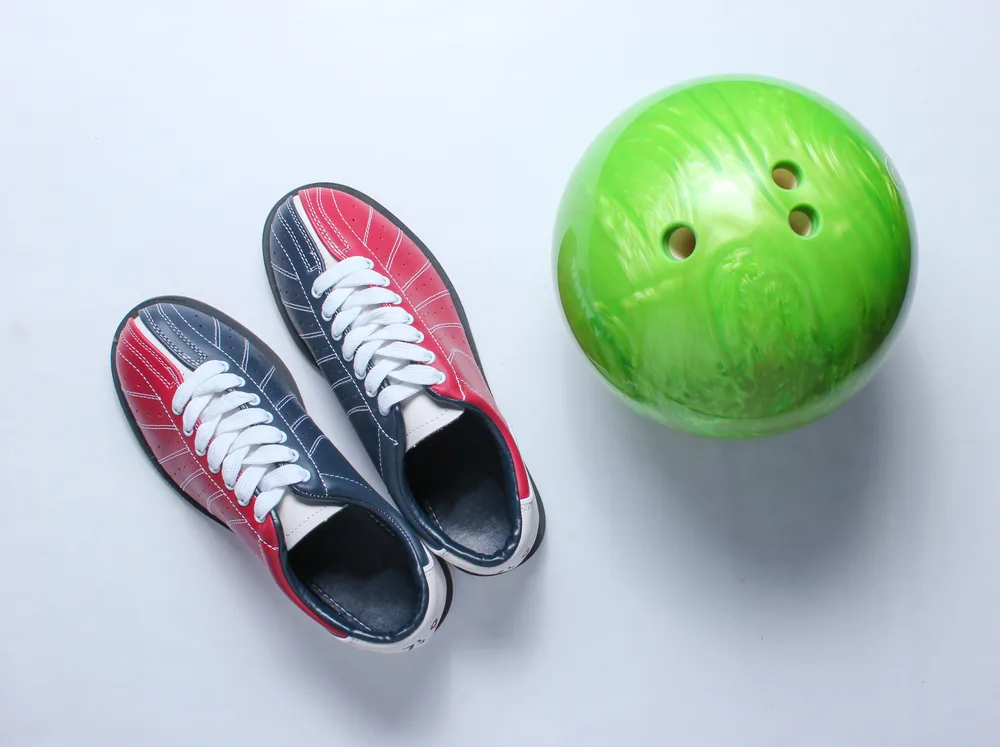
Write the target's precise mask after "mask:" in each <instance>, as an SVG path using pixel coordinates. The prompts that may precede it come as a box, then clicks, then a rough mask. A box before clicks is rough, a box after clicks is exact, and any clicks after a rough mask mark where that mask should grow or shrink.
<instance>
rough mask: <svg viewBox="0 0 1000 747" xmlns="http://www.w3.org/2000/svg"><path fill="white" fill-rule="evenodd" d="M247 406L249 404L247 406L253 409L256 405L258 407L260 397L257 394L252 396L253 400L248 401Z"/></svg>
mask: <svg viewBox="0 0 1000 747" xmlns="http://www.w3.org/2000/svg"><path fill="white" fill-rule="evenodd" d="M247 404H249V405H251V406H253V407H256V406H257V405H259V404H260V395H259V394H254V395H253V399H252V400H250V401H249V402H248V403H247Z"/></svg>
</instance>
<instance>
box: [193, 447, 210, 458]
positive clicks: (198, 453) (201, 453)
mask: <svg viewBox="0 0 1000 747" xmlns="http://www.w3.org/2000/svg"><path fill="white" fill-rule="evenodd" d="M194 453H195V454H197V455H198V456H200V457H203V456H205V455H206V454H207V453H208V449H204V450H202V449H199V448H198V447H197V446H196V447H195V449H194Z"/></svg>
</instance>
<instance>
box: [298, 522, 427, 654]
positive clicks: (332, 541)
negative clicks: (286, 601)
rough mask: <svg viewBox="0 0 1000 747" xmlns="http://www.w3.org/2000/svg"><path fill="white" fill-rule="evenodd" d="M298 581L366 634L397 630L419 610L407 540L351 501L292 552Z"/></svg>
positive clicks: (380, 633) (394, 632) (337, 616)
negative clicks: (350, 503) (405, 542)
mask: <svg viewBox="0 0 1000 747" xmlns="http://www.w3.org/2000/svg"><path fill="white" fill-rule="evenodd" d="M288 557H289V564H290V566H291V569H292V572H293V573H294V574H295V575H296V577H297V578H298V579H299V581H300V582H301V583H302V584H303V585H304V586H305V587H306V588H307V589H308V590H309V591H311V592H312V593H313V594H315V595H316V597H317V598H318V600H319V601H320V603H322V604H324V605H326V606H328V607H329V608H330V609H331V610H332V612H333V616H334V617H335V618H337V619H340V620H342V621H343V622H344V623H345V624H346V625H347V626H348V627H349V628H352V629H355V630H357V631H358V632H359V633H361V634H367V635H372V636H392V635H394V634H397V633H399V632H401V631H403V630H406V629H407V628H409V627H410V626H411V625H412V624H413V623H414V622H415V620H416V617H417V616H418V615H419V614H420V611H421V610H420V588H419V586H418V584H417V580H416V578H415V577H414V571H413V566H412V561H411V557H410V553H409V552H408V550H407V548H406V546H405V545H404V543H403V540H402V539H401V538H400V537H398V536H397V535H396V534H395V533H394V532H392V531H391V530H390V529H389V528H388V527H386V526H385V525H384V524H383V522H382V520H381V519H379V518H378V517H376V516H375V515H374V514H372V513H371V512H369V511H367V510H366V509H364V508H361V507H359V506H348V507H347V508H344V509H342V510H341V511H339V512H337V514H336V515H334V516H333V517H331V518H330V519H329V520H327V521H326V522H324V523H323V524H321V525H320V526H318V527H317V528H316V529H314V530H312V531H311V532H310V533H309V535H308V536H306V537H305V538H304V539H303V540H302V541H301V542H299V544H297V545H296V546H295V547H294V548H293V549H292V550H291V551H290V552H289V556H288Z"/></svg>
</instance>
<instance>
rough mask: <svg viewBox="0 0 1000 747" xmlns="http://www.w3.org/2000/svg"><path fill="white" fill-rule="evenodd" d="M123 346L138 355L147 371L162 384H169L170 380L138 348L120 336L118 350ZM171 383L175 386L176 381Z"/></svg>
mask: <svg viewBox="0 0 1000 747" xmlns="http://www.w3.org/2000/svg"><path fill="white" fill-rule="evenodd" d="M123 346H124V347H126V348H128V349H129V350H131V351H132V352H133V353H135V354H136V355H137V356H138V357H139V360H141V361H142V362H143V363H145V364H146V366H147V368H149V372H150V373H151V374H153V376H155V377H156V378H158V379H159V380H160V381H162V382H163V385H164V386H171V384H170V382H168V381H167V380H166V379H165V378H164V376H163V374H161V373H160V372H159V371H157V370H156V368H155V367H154V366H153V364H152V363H150V362H149V361H148V360H147V359H146V356H144V355H143V354H142V353H140V352H139V349H138V348H137V347H136V346H135V345H133V344H132V341H131V340H128V339H125V338H124V337H123V338H121V340H119V344H118V351H119V352H121V349H122V347H123ZM173 385H174V386H176V385H177V382H174V384H173Z"/></svg>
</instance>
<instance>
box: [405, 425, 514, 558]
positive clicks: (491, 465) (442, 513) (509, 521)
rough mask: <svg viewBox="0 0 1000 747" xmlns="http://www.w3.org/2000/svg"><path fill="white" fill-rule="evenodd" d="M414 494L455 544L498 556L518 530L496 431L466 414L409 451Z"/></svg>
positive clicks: (407, 465)
mask: <svg viewBox="0 0 1000 747" xmlns="http://www.w3.org/2000/svg"><path fill="white" fill-rule="evenodd" d="M404 464H405V468H406V478H407V480H408V481H409V484H410V491H411V492H412V494H413V497H414V498H415V499H416V500H417V502H418V503H419V504H420V505H421V506H422V507H423V509H424V511H426V513H427V516H428V518H429V519H430V520H431V521H432V522H433V523H435V524H436V525H437V526H438V527H439V528H440V529H441V531H442V532H443V533H444V534H445V535H447V536H448V537H450V538H451V539H452V540H453V541H454V542H455V543H457V544H459V545H462V546H463V547H466V548H468V549H469V550H472V551H473V552H476V553H479V554H481V555H485V556H495V555H497V554H498V553H500V552H501V551H502V550H503V549H504V547H505V546H506V544H507V541H508V539H509V538H510V535H511V532H512V531H513V529H514V520H513V518H512V517H511V508H510V506H511V503H510V501H508V500H507V498H506V496H505V487H506V484H507V480H508V475H507V470H506V469H505V465H504V461H503V459H502V458H501V453H500V447H499V446H498V444H497V441H496V438H495V437H494V434H493V432H492V430H491V429H490V428H489V427H488V426H487V425H486V424H485V423H484V422H483V420H482V418H481V417H478V416H477V415H476V414H474V413H471V412H466V413H464V414H463V415H462V417H460V418H458V419H457V420H455V421H454V422H453V423H450V424H449V425H447V426H446V427H445V428H443V429H442V430H440V431H438V432H437V433H434V434H432V435H430V436H428V437H427V438H425V439H424V440H423V441H421V442H420V443H418V444H417V445H416V446H414V447H413V448H412V449H410V450H409V451H407V452H406V457H405V462H404Z"/></svg>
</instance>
